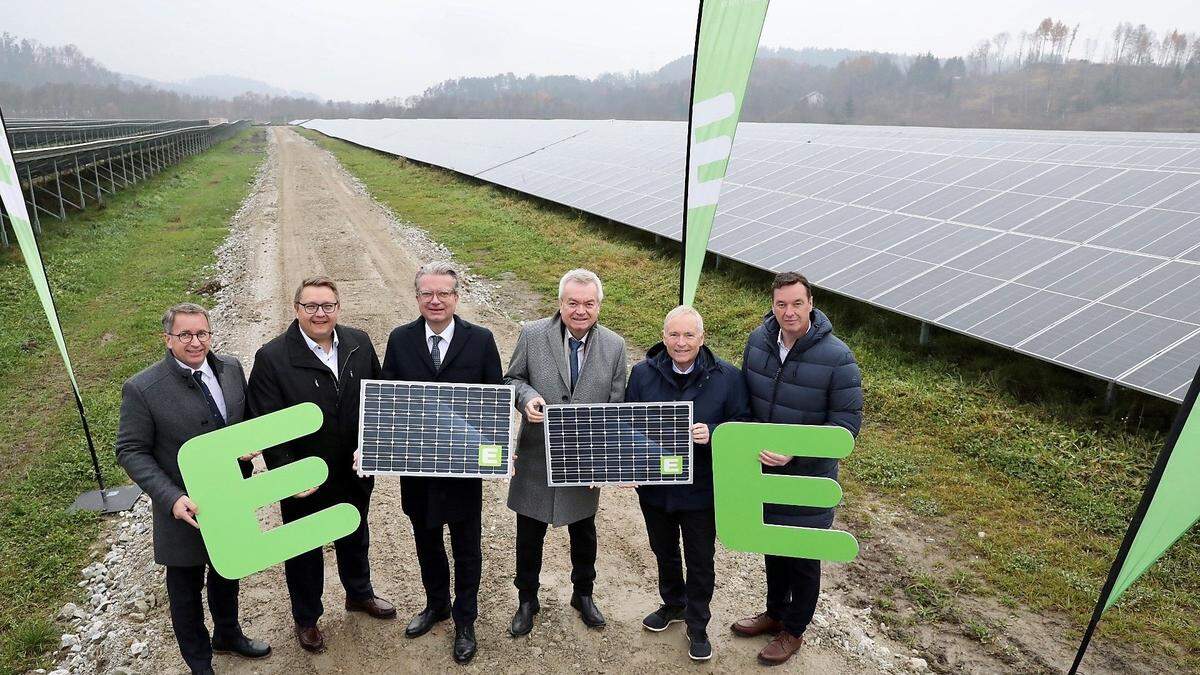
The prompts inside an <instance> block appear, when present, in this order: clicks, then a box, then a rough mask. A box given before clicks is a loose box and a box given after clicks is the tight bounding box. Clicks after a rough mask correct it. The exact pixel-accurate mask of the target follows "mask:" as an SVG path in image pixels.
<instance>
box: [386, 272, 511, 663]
mask: <svg viewBox="0 0 1200 675" xmlns="http://www.w3.org/2000/svg"><path fill="white" fill-rule="evenodd" d="M414 287H415V290H416V295H417V307H418V309H419V310H420V312H421V318H419V319H417V320H416V321H413V322H412V323H409V324H406V325H403V326H400V327H398V328H396V329H395V330H393V331H392V334H391V336H389V337H388V344H387V352H386V355H385V356H384V359H383V379H387V380H404V381H408V382H461V383H466V384H500V383H501V380H502V378H503V373H502V371H501V369H500V352H499V350H498V349H497V348H496V339H495V338H494V337H493V336H492V333H491V331H489V330H488V329H486V328H484V327H482V326H476V325H473V324H471V323H468V322H466V321H464V320H463V319H462V318H460V317H458V316H457V315H456V314H455V313H454V310H455V308H457V306H458V272H457V271H456V270H455V269H454V267H453V266H452V265H451V264H450V263H447V262H431V263H429V264H427V265H425V266H424V267H422V268H421V269H420V270H418V271H417V276H416V279H415V281H414ZM400 497H401V502H400V503H401V505H402V506H403V508H404V512H405V513H406V514H408V517H409V519H410V520H411V521H412V528H413V541H414V542H415V544H416V548H417V560H418V562H419V563H420V565H421V581H422V582H423V583H424V585H425V608H424V609H422V610H421V611H420V612H418V613H417V615H416V616H414V617H413V618H412V621H411V622H410V623H409V624H408V627H407V628H406V629H405V631H404V634H405V635H407V636H408V637H410V638H415V637H420V636H421V635H424V634H425V633H427V632H429V629H430V628H432V627H433V625H434V624H435V623H437V622H438V621H444V620H445V619H448V618H450V617H451V616H453V617H454V628H455V630H454V648H453V654H454V660H455V661H457V662H459V663H467V662H468V661H470V660H471V658H472V657H474V656H475V649H476V642H475V617H476V616H477V615H478V613H479V612H478V609H479V577H480V574H481V572H482V570H483V549H482V518H481V516H482V510H483V481H482V480H481V479H479V478H441V477H418V476H405V477H402V478H401V479H400ZM443 525H447V526H449V528H450V545H451V547H452V548H453V550H454V596H455V597H454V606H453V608H451V605H450V565H449V561H448V560H447V559H446V547H445V544H444V543H443V541H442V526H443Z"/></svg>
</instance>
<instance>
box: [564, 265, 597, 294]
mask: <svg viewBox="0 0 1200 675" xmlns="http://www.w3.org/2000/svg"><path fill="white" fill-rule="evenodd" d="M569 281H574V282H575V283H577V284H594V285H595V286H596V302H604V284H602V283H600V277H598V276H596V273H595V272H593V271H591V270H585V269H583V268H579V269H573V270H571V271H570V272H567V273H566V274H564V275H563V276H562V279H559V280H558V299H559V300H562V299H563V294H564V293H566V291H567V282H569Z"/></svg>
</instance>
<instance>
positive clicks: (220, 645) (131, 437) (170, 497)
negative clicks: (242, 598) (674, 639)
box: [116, 303, 271, 673]
mask: <svg viewBox="0 0 1200 675" xmlns="http://www.w3.org/2000/svg"><path fill="white" fill-rule="evenodd" d="M162 325H163V339H164V342H165V343H166V347H167V353H166V355H165V356H164V357H163V360H161V361H159V362H158V363H156V364H154V365H152V366H150V367H149V368H146V369H145V370H143V371H142V372H140V373H138V374H137V375H134V376H133V377H131V378H129V380H128V381H126V382H125V385H124V386H123V387H122V388H121V420H120V424H119V426H118V428H117V444H116V451H117V461H118V462H120V463H121V466H122V467H124V468H125V471H126V472H127V473H128V474H129V477H130V478H132V479H133V481H134V482H135V483H137V484H138V485H139V486H140V487H141V488H142V490H144V491H145V492H146V494H148V495H150V499H151V500H152V501H153V503H154V562H156V563H158V564H160V565H165V566H166V567H167V599H168V600H169V601H170V604H171V627H172V628H174V630H175V639H176V641H177V642H178V643H179V651H180V653H181V654H182V655H183V660H184V661H185V662H187V665H188V668H190V669H191V671H192V672H193V673H212V672H213V670H212V656H213V652H214V651H216V652H218V653H235V654H239V655H241V656H245V657H249V658H262V657H265V656H267V655H269V654H270V653H271V648H270V647H269V646H268V645H267V644H266V643H264V642H262V641H259V640H251V639H249V638H247V637H246V636H245V635H243V634H242V627H241V626H240V625H239V624H238V582H237V581H232V580H229V579H226V578H225V577H222V576H221V575H220V574H218V573H217V571H216V570H214V569H213V568H212V565H211V564H210V563H209V559H208V552H207V551H206V550H205V548H204V541H203V540H202V539H201V538H200V530H199V528H200V526H201V523H203V521H204V518H203V516H200V515H198V514H199V513H200V512H201V507H202V506H203V504H200V505H197V504H194V503H193V502H192V500H191V499H189V498H188V496H187V493H186V492H185V490H184V487H183V477H182V476H181V475H180V473H179V462H178V457H179V448H180V446H182V445H183V444H184V443H185V442H187V441H188V440H190V439H192V438H193V437H196V436H200V435H202V434H206V433H208V432H210V431H213V430H215V429H220V428H221V427H224V426H226V425H228V424H237V423H238V422H241V421H242V418H243V415H244V412H245V405H246V376H245V374H244V373H243V372H242V364H241V363H239V362H238V360H237V359H236V358H234V357H232V356H218V355H216V354H213V353H212V352H211V351H210V350H209V345H210V344H211V343H212V332H211V328H210V326H209V321H208V312H207V311H205V309H204V308H203V307H201V306H199V305H194V304H192V303H182V304H179V305H175V306H174V307H172V308H171V309H169V310H167V312H166V314H164V315H163V321H162ZM250 459H252V456H251V455H247V456H246V457H243V458H242V460H243V461H242V473H243V474H244V475H246V476H249V475H250V462H249V460H250ZM205 568H207V572H208V611H209V613H211V614H212V617H213V624H214V630H213V636H212V639H211V641H210V640H209V635H208V628H207V627H205V625H204V608H203V606H202V605H201V600H200V591H201V589H202V588H204V583H205Z"/></svg>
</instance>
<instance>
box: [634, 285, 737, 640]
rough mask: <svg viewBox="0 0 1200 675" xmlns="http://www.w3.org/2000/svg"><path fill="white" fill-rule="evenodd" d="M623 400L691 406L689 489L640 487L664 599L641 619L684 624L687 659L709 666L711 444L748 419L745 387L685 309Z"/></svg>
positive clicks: (653, 624)
mask: <svg viewBox="0 0 1200 675" xmlns="http://www.w3.org/2000/svg"><path fill="white" fill-rule="evenodd" d="M625 400H626V401H627V402H651V401H691V402H692V421H693V422H694V424H693V425H692V484H691V485H643V486H641V487H639V488H638V498H639V500H640V501H641V505H642V515H643V516H645V518H646V532H647V534H648V535H649V537H650V548H651V549H652V550H653V551H654V557H655V558H656V559H657V560H658V591H659V594H660V595H661V596H662V600H663V605H662V606H661V607H659V608H658V609H657V610H655V611H654V612H652V613H651V614H649V615H648V616H647V617H646V618H645V619H643V620H642V626H643V627H645V629H646V630H650V631H654V632H659V631H663V630H666V628H667V626H669V625H671V624H672V623H675V622H677V621H685V622H686V623H687V638H688V656H690V657H691V658H692V659H693V660H696V661H706V660H708V659H709V658H711V657H712V644H711V643H710V642H709V640H708V632H707V631H708V620H709V618H710V617H711V614H710V613H709V610H708V604H709V601H711V600H712V594H713V584H714V582H715V576H714V572H713V555H714V553H715V548H716V535H717V525H716V520H715V513H714V511H713V484H712V446H711V445H710V444H709V438H710V437H711V435H712V432H713V430H714V429H716V427H717V425H718V424H721V423H722V422H728V421H731V420H741V419H746V417H747V416H748V415H749V407H748V405H747V398H746V384H745V382H744V381H743V379H742V374H741V373H740V372H738V369H737V368H735V367H734V366H733V365H731V364H729V363H726V362H725V361H722V360H721V359H719V358H717V357H716V356H714V355H713V353H712V352H711V351H709V349H708V347H705V346H704V319H703V318H702V317H701V316H700V313H699V312H697V311H696V310H695V309H692V308H691V307H689V306H686V305H683V306H680V307H676V308H675V309H673V310H671V311H670V312H669V313H668V314H667V318H666V320H665V321H664V322H663V341H662V342H660V343H658V344H657V345H654V346H653V347H651V348H650V351H649V352H647V353H646V359H645V360H644V361H642V362H641V363H639V364H637V365H635V366H634V367H633V370H632V371H631V372H630V373H629V385H628V386H626V387H625ZM681 536H682V538H683V558H682V560H681V559H680V556H679V540H680V537H681ZM684 561H686V562H687V579H686V581H685V580H684V576H683V565H682V563H683V562H684Z"/></svg>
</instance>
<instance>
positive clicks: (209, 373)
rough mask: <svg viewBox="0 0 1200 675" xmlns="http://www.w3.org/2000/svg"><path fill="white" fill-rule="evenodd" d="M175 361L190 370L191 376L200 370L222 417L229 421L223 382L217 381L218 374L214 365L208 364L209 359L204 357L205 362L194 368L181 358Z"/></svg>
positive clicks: (189, 374) (201, 377)
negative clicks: (222, 386)
mask: <svg viewBox="0 0 1200 675" xmlns="http://www.w3.org/2000/svg"><path fill="white" fill-rule="evenodd" d="M175 363H178V364H179V367H180V368H183V369H184V370H186V371H188V376H189V377H195V375H193V374H192V373H194V372H196V371H200V379H201V380H202V381H203V382H204V386H206V387H208V393H210V394H212V397H213V401H215V402H216V404H217V410H220V411H221V419H223V420H225V421H229V414H228V413H227V412H226V411H225V394H224V392H222V391H221V383H220V382H217V374H216V373H214V372H213V369H212V366H210V365H208V359H204V363H201V364H200V367H199V368H193V367H191V366H189V365H188V364H186V363H184V362H183V361H180V360H179V359H175Z"/></svg>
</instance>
